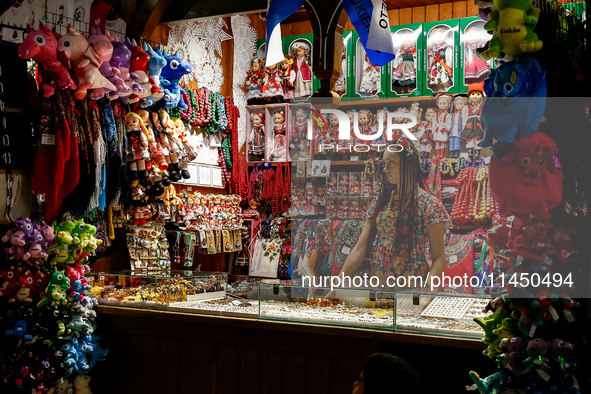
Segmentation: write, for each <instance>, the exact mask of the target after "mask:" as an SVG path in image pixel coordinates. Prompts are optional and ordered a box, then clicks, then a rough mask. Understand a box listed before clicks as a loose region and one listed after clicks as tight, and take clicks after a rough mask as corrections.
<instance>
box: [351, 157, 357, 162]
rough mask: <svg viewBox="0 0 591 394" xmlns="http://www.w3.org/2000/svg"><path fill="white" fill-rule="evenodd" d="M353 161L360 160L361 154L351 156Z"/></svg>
mask: <svg viewBox="0 0 591 394" xmlns="http://www.w3.org/2000/svg"><path fill="white" fill-rule="evenodd" d="M351 161H359V156H351Z"/></svg>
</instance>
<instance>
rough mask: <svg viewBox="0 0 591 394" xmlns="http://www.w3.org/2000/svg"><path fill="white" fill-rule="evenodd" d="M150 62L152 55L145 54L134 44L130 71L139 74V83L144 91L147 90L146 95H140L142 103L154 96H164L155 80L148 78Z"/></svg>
mask: <svg viewBox="0 0 591 394" xmlns="http://www.w3.org/2000/svg"><path fill="white" fill-rule="evenodd" d="M149 61H150V55H148V54H147V53H146V52H144V50H143V49H142V48H141V47H140V46H138V45H135V44H134V46H133V47H132V48H131V68H130V70H131V72H133V73H135V74H137V76H138V77H139V79H138V83H139V84H140V85H141V87H142V88H143V89H145V92H144V93H141V94H139V95H138V97H139V98H140V100H142V102H143V101H144V100H146V99H148V97H149V96H152V95H160V97H162V96H164V93H163V92H162V91H161V90H160V89H159V88H158V86H157V85H156V84H155V82H154V80H153V79H152V78H150V77H149V76H148V62H149Z"/></svg>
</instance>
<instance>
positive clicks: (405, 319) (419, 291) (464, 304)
mask: <svg viewBox="0 0 591 394" xmlns="http://www.w3.org/2000/svg"><path fill="white" fill-rule="evenodd" d="M488 302H489V298H488V296H483V295H478V294H457V293H446V292H442V293H433V292H430V291H429V290H428V289H424V288H413V289H404V290H399V291H397V292H396V307H395V313H396V327H395V331H398V332H411V333H421V334H434V335H445V336H455V337H465V338H482V335H483V334H484V331H483V330H482V328H481V327H480V326H479V325H478V324H476V323H475V322H474V320H473V319H474V318H475V317H480V318H484V316H485V315H486V313H485V312H484V308H485V307H486V305H487V304H488Z"/></svg>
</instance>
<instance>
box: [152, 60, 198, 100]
mask: <svg viewBox="0 0 591 394" xmlns="http://www.w3.org/2000/svg"><path fill="white" fill-rule="evenodd" d="M162 55H163V56H164V59H165V60H166V66H164V67H163V68H162V73H161V76H162V78H161V79H160V83H161V84H162V87H163V90H164V98H163V99H162V100H160V103H159V106H160V107H161V108H174V107H179V109H181V110H186V109H187V108H189V107H188V106H187V103H185V100H183V98H182V96H181V95H182V94H185V91H184V90H183V88H181V86H180V85H179V81H180V79H181V78H182V77H183V75H187V74H190V73H191V72H193V67H191V65H190V64H189V63H186V62H183V61H182V60H181V59H179V57H178V52H176V53H175V54H174V55H169V54H168V53H167V52H166V50H165V51H164V52H163V53H162Z"/></svg>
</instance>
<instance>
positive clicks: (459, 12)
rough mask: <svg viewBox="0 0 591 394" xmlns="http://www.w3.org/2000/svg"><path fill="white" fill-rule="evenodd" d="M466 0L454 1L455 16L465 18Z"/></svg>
mask: <svg viewBox="0 0 591 394" xmlns="http://www.w3.org/2000/svg"><path fill="white" fill-rule="evenodd" d="M466 3H467V2H466V1H456V2H453V3H452V4H453V10H454V11H453V17H454V18H465V17H466Z"/></svg>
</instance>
